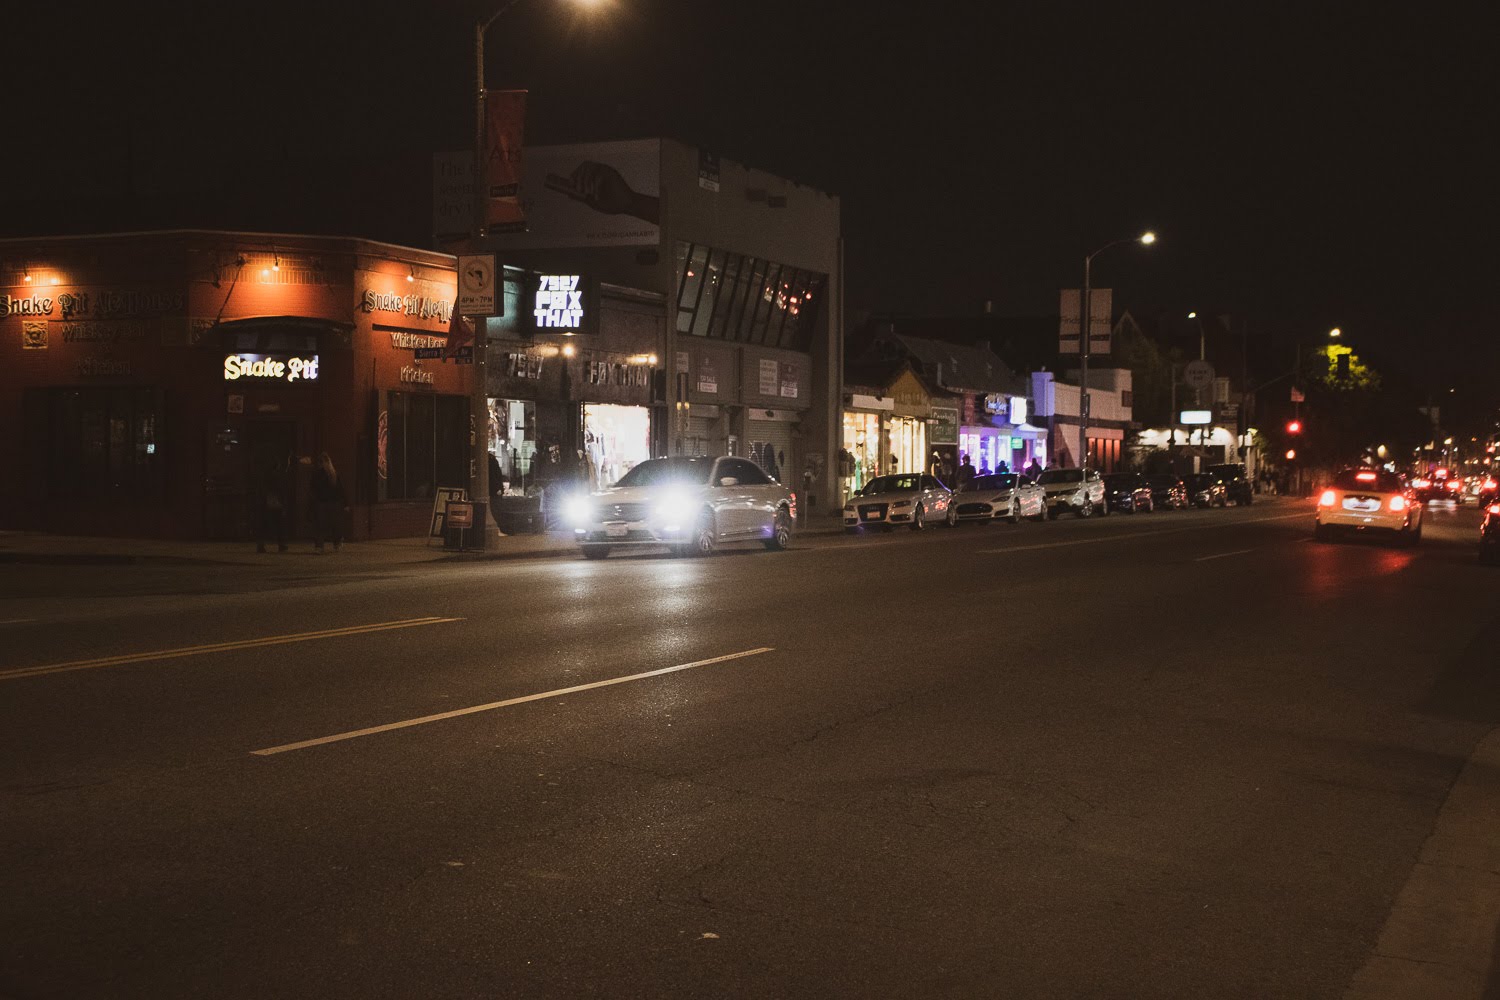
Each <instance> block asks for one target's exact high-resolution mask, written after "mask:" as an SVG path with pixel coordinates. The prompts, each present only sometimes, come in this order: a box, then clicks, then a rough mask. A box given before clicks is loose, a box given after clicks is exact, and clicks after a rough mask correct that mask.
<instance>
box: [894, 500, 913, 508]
mask: <svg viewBox="0 0 1500 1000" xmlns="http://www.w3.org/2000/svg"><path fill="white" fill-rule="evenodd" d="M891 506H892V507H910V506H911V501H910V500H897V501H896V502H895V503H893V504H891Z"/></svg>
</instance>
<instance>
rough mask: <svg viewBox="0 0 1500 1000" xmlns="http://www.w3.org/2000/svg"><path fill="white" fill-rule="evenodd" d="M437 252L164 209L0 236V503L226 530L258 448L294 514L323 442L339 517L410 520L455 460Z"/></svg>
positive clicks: (68, 520)
mask: <svg viewBox="0 0 1500 1000" xmlns="http://www.w3.org/2000/svg"><path fill="white" fill-rule="evenodd" d="M453 264H454V261H453V258H451V257H448V256H446V255H443V254H438V253H432V252H430V251H425V250H419V249H414V248H408V247H396V246H391V245H387V244H380V243H372V242H369V241H364V240H353V239H332V238H322V237H303V236H291V235H288V236H267V235H260V234H240V233H220V232H200V231H181V232H163V233H148V234H129V235H121V236H89V237H76V238H74V237H67V238H54V239H34V240H24V241H22V240H12V241H4V242H0V307H3V308H0V407H3V412H0V422H3V424H4V426H7V427H12V428H18V429H19V432H18V433H14V434H8V435H5V436H4V438H3V440H0V462H3V463H4V465H5V467H6V468H8V469H12V470H15V473H16V474H15V475H13V476H7V477H5V478H4V480H3V481H0V525H3V526H4V527H12V528H26V529H32V530H42V531H59V532H67V533H71V534H118V535H139V536H148V537H149V536H160V537H181V538H213V539H226V540H246V539H248V538H249V537H250V536H251V534H252V533H253V531H254V529H255V527H256V522H257V521H258V520H259V507H258V506H257V495H258V493H260V492H263V491H264V481H265V479H266V470H267V469H268V468H269V467H271V466H273V465H275V464H276V463H278V462H281V461H284V460H286V459H288V458H290V459H291V469H292V471H291V474H290V475H289V476H288V477H286V478H287V481H286V484H285V485H286V489H285V491H284V492H285V497H286V503H287V510H288V512H289V519H290V528H291V532H292V535H293V537H297V536H298V535H299V534H305V533H306V532H307V530H308V521H307V510H308V504H307V480H308V476H309V474H310V470H311V466H312V462H313V460H314V458H315V457H316V456H317V455H318V454H319V453H320V452H323V451H327V452H328V453H329V455H330V457H331V459H332V460H333V463H334V465H335V468H336V469H338V470H339V474H340V478H341V479H342V480H343V482H344V484H345V489H346V493H347V495H348V497H349V501H350V511H349V515H348V519H347V522H346V525H345V528H346V531H347V532H349V534H350V536H351V537H353V538H356V539H358V538H380V537H396V536H403V535H414V534H422V533H425V531H426V530H427V527H428V524H429V521H430V513H431V508H432V500H433V494H434V491H435V490H436V489H437V488H438V487H439V486H456V487H464V486H466V485H467V482H468V454H467V451H466V449H467V442H468V428H469V398H470V397H469V394H470V392H471V386H472V372H473V366H472V365H464V364H458V363H456V362H448V363H444V362H443V361H442V360H441V355H442V354H443V352H444V348H445V347H446V346H447V344H448V335H449V331H450V328H451V322H452V316H453V308H454V295H455V285H456V280H455V271H454V266H453Z"/></svg>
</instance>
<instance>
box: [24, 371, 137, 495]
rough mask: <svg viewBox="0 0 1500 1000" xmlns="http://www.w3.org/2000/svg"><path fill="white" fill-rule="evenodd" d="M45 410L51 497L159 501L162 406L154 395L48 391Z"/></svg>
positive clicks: (117, 391) (116, 390) (113, 389)
mask: <svg viewBox="0 0 1500 1000" xmlns="http://www.w3.org/2000/svg"><path fill="white" fill-rule="evenodd" d="M46 405H47V411H48V414H49V417H50V420H49V424H48V426H49V447H48V450H47V454H48V470H47V473H48V474H47V479H48V484H49V486H50V491H49V492H50V493H51V495H53V496H60V497H66V498H68V500H70V501H76V502H79V503H85V504H89V503H95V504H103V503H121V502H125V503H130V502H144V501H151V500H156V499H160V498H161V496H162V493H163V491H162V468H163V467H162V455H161V411H162V404H161V394H160V393H159V392H158V391H157V390H155V389H150V388H134V387H126V386H120V387H102V386H101V387H97V388H95V387H91V388H86V389H52V390H49V398H48V399H47V404H46Z"/></svg>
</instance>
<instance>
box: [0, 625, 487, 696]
mask: <svg viewBox="0 0 1500 1000" xmlns="http://www.w3.org/2000/svg"><path fill="white" fill-rule="evenodd" d="M459 621H463V619H462V618H437V617H428V618H404V619H401V620H399V621H390V622H376V623H374V624H371V625H349V626H346V627H344V628H328V629H319V630H318V631H316V632H293V633H290V634H287V635H268V636H263V637H261V638H259V639H235V640H231V641H229V642H213V643H207V644H205V645H200V646H179V647H177V648H175V649H155V650H151V651H149V652H145V653H122V654H120V655H119V656H99V657H95V658H93V659H90V660H69V661H68V662H66V663H44V664H40V665H38V666H34V667H16V668H15V669H13V670H0V681H12V680H19V679H20V678H23V677H40V676H42V675H43V674H60V673H66V672H68V671H71V670H93V669H96V668H98V667H116V666H120V665H122V664H126V663H143V662H146V661H150V660H175V659H178V658H180V657H184V656H203V655H205V654H207V653H227V652H231V651H233V650H236V649H256V648H259V647H261V646H281V645H285V644H287V643H291V642H310V641H312V640H314V639H338V638H341V637H343V636H350V635H366V634H368V633H371V632H389V631H390V630H392V629H399V628H416V627H417V626H419V625H441V624H443V623H445V622H459Z"/></svg>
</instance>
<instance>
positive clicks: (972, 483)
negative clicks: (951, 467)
mask: <svg viewBox="0 0 1500 1000" xmlns="http://www.w3.org/2000/svg"><path fill="white" fill-rule="evenodd" d="M1015 485H1016V475H1015V473H1013V472H1009V473H1006V472H1002V473H1000V474H999V475H995V476H975V477H974V478H973V479H971V480H969V481H968V482H967V483H965V484H964V485H963V487H962V488H961V489H960V490H959V492H960V493H989V492H992V491H994V490H1009V489H1014V488H1015Z"/></svg>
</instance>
